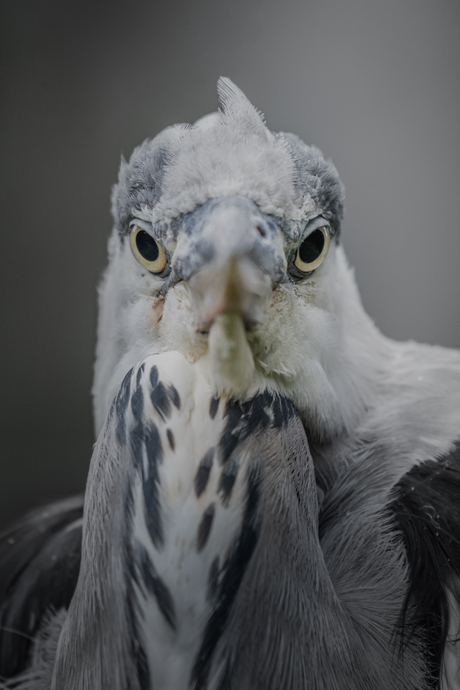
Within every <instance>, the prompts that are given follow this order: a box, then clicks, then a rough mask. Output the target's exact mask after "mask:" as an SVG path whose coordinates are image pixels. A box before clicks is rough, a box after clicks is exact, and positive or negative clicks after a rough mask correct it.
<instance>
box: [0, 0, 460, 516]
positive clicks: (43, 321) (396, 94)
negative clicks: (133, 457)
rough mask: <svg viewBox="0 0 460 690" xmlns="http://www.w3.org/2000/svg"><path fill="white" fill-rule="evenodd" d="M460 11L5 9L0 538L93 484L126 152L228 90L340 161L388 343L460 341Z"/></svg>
mask: <svg viewBox="0 0 460 690" xmlns="http://www.w3.org/2000/svg"><path fill="white" fill-rule="evenodd" d="M459 19H460V5H459V3H458V0H385V2H379V1H378V0H302V1H301V0H283V1H281V0H233V2H229V1H228V0H227V1H225V2H224V1H221V0H187V1H185V0H182V1H181V2H176V1H175V0H169V1H168V0H160V1H156V2H155V1H152V0H150V1H146V0H143V1H141V2H136V1H134V0H133V1H131V2H119V1H117V0H114V1H112V2H106V3H104V2H98V1H97V0H92V1H88V0H3V3H2V4H1V6H0V32H1V56H2V66H1V75H0V80H1V92H2V100H1V102H2V106H1V115H0V117H1V127H0V137H1V149H0V150H1V163H2V165H1V168H2V184H1V195H2V215H1V221H2V229H1V247H2V248H1V252H0V260H1V270H0V280H1V291H0V296H1V309H2V312H1V317H0V323H1V331H0V332H1V358H0V366H1V372H0V381H1V396H0V404H1V410H0V420H1V429H0V443H1V455H0V463H1V465H0V526H3V525H4V524H5V522H7V521H8V520H10V519H12V518H14V517H16V516H17V515H19V514H20V513H21V512H23V511H24V510H25V509H27V508H29V507H31V506H33V505H37V504H42V503H44V502H45V501H47V500H49V499H54V498H59V497H63V496H66V495H68V494H70V493H72V492H74V491H78V490H81V489H83V487H84V483H85V478H86V472H87V468H88V463H89V459H90V455H91V447H92V443H93V434H92V420H91V399H90V386H91V378H92V361H93V351H94V346H95V335H94V334H95V325H96V285H97V283H98V281H99V278H100V275H101V272H102V270H103V268H104V264H105V250H106V241H107V237H108V234H109V232H110V229H111V218H110V213H109V209H110V203H109V200H110V190H111V186H112V184H113V183H114V182H115V180H116V177H117V169H118V165H119V160H120V154H121V153H122V152H123V153H124V154H125V156H129V155H130V153H131V151H132V149H133V147H134V146H135V145H137V144H138V143H140V142H141V141H142V140H143V139H144V138H146V137H152V136H153V135H155V134H156V133H157V132H158V131H159V130H160V129H162V128H163V127H165V126H167V125H169V124H172V123H175V122H187V121H192V122H193V121H194V120H195V119H197V118H199V117H200V116H202V115H203V114H205V113H207V112H210V111H212V110H214V109H215V108H216V104H217V103H216V81H217V78H218V76H219V75H221V74H222V75H226V76H229V77H230V78H231V79H233V80H234V81H235V82H236V83H237V84H238V85H239V86H240V88H242V89H243V91H245V92H246V94H247V96H248V97H249V98H250V100H251V101H252V102H253V103H254V104H255V105H257V107H258V108H259V109H260V110H262V111H263V112H265V114H266V117H267V122H268V125H269V126H270V127H271V128H272V129H274V130H280V129H282V130H288V131H293V132H296V133H297V134H299V135H300V136H301V137H302V138H303V139H304V140H305V141H307V142H308V143H314V144H316V145H318V146H319V147H320V148H321V149H322V150H323V152H324V154H325V155H326V156H327V157H330V158H332V160H333V161H334V163H335V164H336V166H337V168H338V170H339V172H340V174H341V176H342V179H343V181H344V183H345V187H346V191H347V204H346V218H345V223H344V231H343V242H344V245H345V248H346V251H347V253H348V256H349V259H350V261H351V262H352V264H353V265H354V266H355V267H356V276H357V280H358V283H359V286H360V288H361V294H362V297H363V301H364V305H365V307H366V309H367V310H368V312H369V313H370V314H371V316H372V317H373V319H374V320H375V321H376V323H377V325H378V326H379V327H380V329H381V330H382V331H383V332H384V333H385V334H386V335H388V336H390V337H392V338H397V339H408V338H413V339H416V340H421V341H425V342H429V343H438V344H442V345H446V346H449V347H460V320H459V287H460V271H459V258H460V228H459V222H458V218H457V213H458V206H459V197H460V189H459V186H460V172H459V170H460V166H459V165H458V161H459V160H460V134H459V124H460V95H459V67H460V59H459V58H460V41H459V39H458V35H459V29H460V26H459Z"/></svg>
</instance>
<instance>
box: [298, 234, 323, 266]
mask: <svg viewBox="0 0 460 690" xmlns="http://www.w3.org/2000/svg"><path fill="white" fill-rule="evenodd" d="M324 243H325V237H324V235H323V233H322V232H321V230H320V229H319V228H318V229H317V230H314V231H313V232H312V233H311V235H309V236H308V237H306V238H305V239H304V241H303V242H302V244H301V245H300V247H299V258H300V260H301V261H303V262H304V263H305V264H310V263H312V262H313V261H316V259H317V258H318V256H319V255H320V254H321V252H322V251H323V249H324Z"/></svg>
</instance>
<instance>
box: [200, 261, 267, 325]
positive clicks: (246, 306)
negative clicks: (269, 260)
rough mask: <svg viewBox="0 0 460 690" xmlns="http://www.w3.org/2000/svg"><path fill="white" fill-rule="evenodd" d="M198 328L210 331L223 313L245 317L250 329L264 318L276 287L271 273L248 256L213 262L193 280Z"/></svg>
mask: <svg viewBox="0 0 460 690" xmlns="http://www.w3.org/2000/svg"><path fill="white" fill-rule="evenodd" d="M189 286H190V290H191V294H192V300H193V308H194V312H195V314H196V319H197V331H199V332H201V333H207V332H209V329H210V328H211V326H212V324H213V323H214V322H215V320H216V318H217V317H218V316H219V315H221V314H235V315H239V316H240V317H241V320H242V322H243V324H244V327H245V329H246V330H251V329H252V328H254V327H255V326H256V325H257V323H258V322H259V321H260V319H261V316H262V314H263V312H264V311H265V306H266V303H267V300H268V296H269V294H270V292H271V289H272V284H271V280H270V278H269V276H267V275H266V274H264V273H263V272H262V271H261V270H260V269H259V268H258V267H257V266H255V265H254V263H253V262H252V261H251V260H250V259H248V258H247V257H235V256H231V257H229V258H228V260H227V261H226V262H225V263H224V265H222V264H221V263H219V264H217V265H216V264H211V265H209V266H206V268H203V269H202V270H201V271H198V272H197V273H196V274H195V275H194V276H192V278H191V279H190V281H189Z"/></svg>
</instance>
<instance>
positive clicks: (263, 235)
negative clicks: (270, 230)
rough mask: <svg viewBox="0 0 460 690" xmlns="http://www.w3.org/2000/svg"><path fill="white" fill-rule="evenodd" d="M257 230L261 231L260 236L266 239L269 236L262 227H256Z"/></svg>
mask: <svg viewBox="0 0 460 690" xmlns="http://www.w3.org/2000/svg"><path fill="white" fill-rule="evenodd" d="M256 228H257V230H258V231H259V234H260V235H262V237H265V235H266V234H267V233H266V232H265V230H264V228H263V227H262V226H261V225H256Z"/></svg>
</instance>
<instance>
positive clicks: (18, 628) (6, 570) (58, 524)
mask: <svg viewBox="0 0 460 690" xmlns="http://www.w3.org/2000/svg"><path fill="white" fill-rule="evenodd" d="M82 516H83V496H76V497H73V498H70V499H67V500H64V501H60V502H58V503H53V504H51V505H49V506H46V507H44V508H41V509H39V510H35V511H33V512H32V513H29V514H28V515H27V516H26V517H25V518H24V519H23V520H21V521H20V522H18V523H16V524H15V525H13V526H12V527H11V528H10V529H8V530H7V531H6V532H4V533H3V534H2V535H1V536H0V677H1V678H3V679H7V678H11V677H12V676H15V675H17V674H18V673H20V672H22V671H23V670H24V669H25V668H26V666H27V663H28V659H29V656H30V653H31V649H32V641H33V638H34V636H35V635H36V634H37V633H38V631H39V629H40V627H41V624H42V623H43V621H44V620H45V619H46V616H47V614H48V612H49V611H50V610H51V611H53V610H56V611H57V610H59V609H61V608H67V607H68V605H69V603H70V600H71V598H72V596H73V593H74V590H75V586H76V584H77V579H78V573H79V570H80V559H81V537H82Z"/></svg>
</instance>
